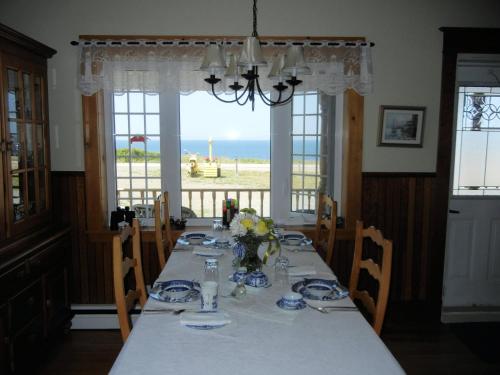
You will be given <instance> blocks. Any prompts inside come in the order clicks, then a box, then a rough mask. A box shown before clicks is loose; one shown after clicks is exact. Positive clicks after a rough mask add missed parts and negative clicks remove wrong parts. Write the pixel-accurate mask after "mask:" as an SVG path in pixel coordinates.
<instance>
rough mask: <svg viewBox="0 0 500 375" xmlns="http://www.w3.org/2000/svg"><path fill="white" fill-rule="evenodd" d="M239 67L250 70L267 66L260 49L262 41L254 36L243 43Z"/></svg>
mask: <svg viewBox="0 0 500 375" xmlns="http://www.w3.org/2000/svg"><path fill="white" fill-rule="evenodd" d="M238 65H239V66H246V67H247V68H250V67H252V66H266V65H267V63H266V60H264V58H263V57H262V51H261V49H260V41H259V39H258V38H256V37H254V36H249V37H248V38H246V39H245V42H243V49H242V50H241V56H240V61H239V63H238Z"/></svg>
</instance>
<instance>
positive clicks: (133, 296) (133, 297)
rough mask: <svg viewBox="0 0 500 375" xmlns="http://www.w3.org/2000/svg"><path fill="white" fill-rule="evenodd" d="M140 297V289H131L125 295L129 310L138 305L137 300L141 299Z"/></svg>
mask: <svg viewBox="0 0 500 375" xmlns="http://www.w3.org/2000/svg"><path fill="white" fill-rule="evenodd" d="M140 298H141V291H140V290H129V291H128V292H127V295H126V296H125V306H126V307H127V311H130V310H132V309H133V308H134V307H135V305H136V301H138V300H140Z"/></svg>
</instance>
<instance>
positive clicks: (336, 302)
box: [306, 298, 356, 309]
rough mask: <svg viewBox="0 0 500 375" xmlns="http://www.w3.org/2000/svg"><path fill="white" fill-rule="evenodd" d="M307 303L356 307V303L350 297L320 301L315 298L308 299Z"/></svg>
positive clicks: (314, 305)
mask: <svg viewBox="0 0 500 375" xmlns="http://www.w3.org/2000/svg"><path fill="white" fill-rule="evenodd" d="M306 301H307V303H308V304H309V305H311V306H313V307H332V308H333V307H338V308H340V309H341V308H345V307H348V308H351V307H352V308H356V305H355V304H354V302H352V300H351V299H350V298H342V299H337V300H334V301H318V300H315V299H306Z"/></svg>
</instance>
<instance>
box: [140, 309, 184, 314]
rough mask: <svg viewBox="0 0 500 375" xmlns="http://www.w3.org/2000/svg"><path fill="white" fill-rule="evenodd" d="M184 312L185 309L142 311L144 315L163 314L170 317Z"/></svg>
mask: <svg viewBox="0 0 500 375" xmlns="http://www.w3.org/2000/svg"><path fill="white" fill-rule="evenodd" d="M184 311H186V309H144V310H142V312H143V313H144V314H164V313H169V314H172V315H179V314H180V313H183V312H184Z"/></svg>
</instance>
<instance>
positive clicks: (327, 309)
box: [306, 302, 358, 314]
mask: <svg viewBox="0 0 500 375" xmlns="http://www.w3.org/2000/svg"><path fill="white" fill-rule="evenodd" d="M306 305H307V306H309V307H310V308H311V309H313V310H316V311H319V312H321V313H323V314H328V313H330V312H332V311H357V310H358V308H357V307H355V306H313V305H310V304H309V303H307V302H306Z"/></svg>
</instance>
